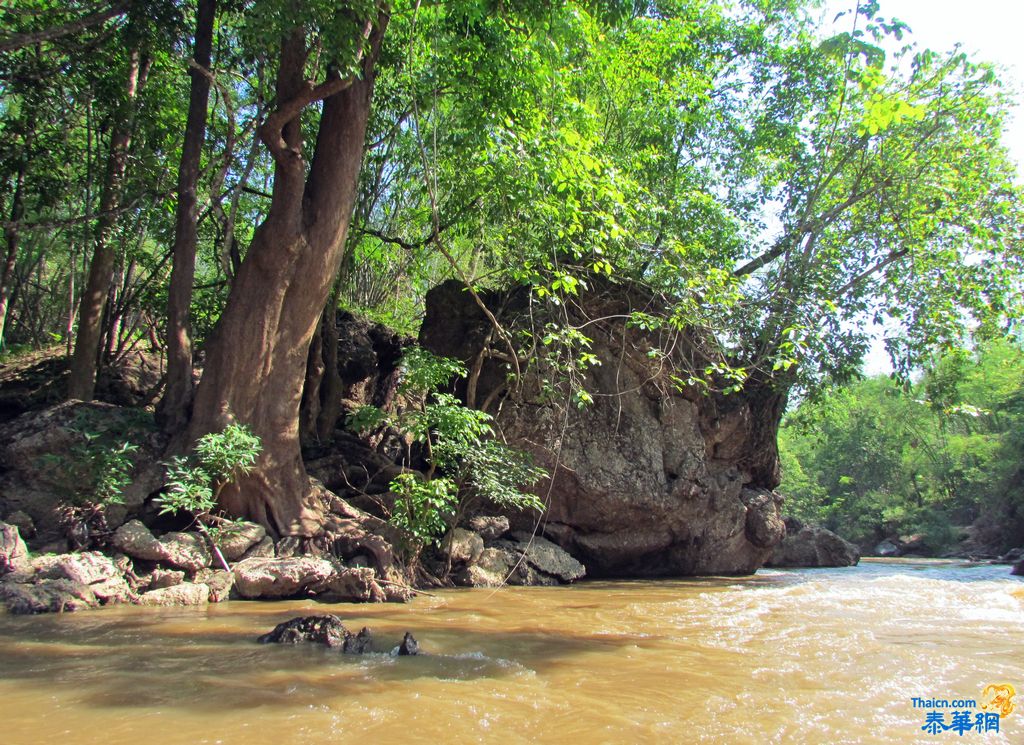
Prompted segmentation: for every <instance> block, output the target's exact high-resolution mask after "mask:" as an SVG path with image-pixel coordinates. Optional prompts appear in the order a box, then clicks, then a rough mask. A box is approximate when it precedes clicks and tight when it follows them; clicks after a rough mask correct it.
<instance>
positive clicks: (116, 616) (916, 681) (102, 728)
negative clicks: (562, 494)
mask: <svg viewBox="0 0 1024 745" xmlns="http://www.w3.org/2000/svg"><path fill="white" fill-rule="evenodd" d="M1008 571H1009V568H1008V567H1005V566H969V565H962V564H956V563H951V562H935V561H920V562H908V561H903V562H874V561H872V562H864V563H862V564H861V566H859V567H856V568H850V569H842V570H799V571H773V570H763V571H761V572H759V573H758V574H757V575H755V576H753V577H747V578H706V579H688V580H669V581H634V582H584V583H581V584H579V585H576V586H572V587H562V588H504V589H501V590H498V591H490V590H451V591H442V592H438V593H434V594H432V595H430V596H427V595H422V596H420V597H418V598H417V599H416V600H414V601H413V602H411V603H409V604H407V605H326V604H319V603H316V602H312V601H289V602H280V603H269V602H241V601H236V602H229V603H224V604H221V605H211V606H207V607H203V608H195V609H192V608H189V609H148V608H147V609H143V608H135V607H124V608H108V609H104V610H101V611H94V612H87V613H80V614H68V615H63V616H37V617H14V616H5V615H0V743H3V744H4V745H30V744H31V745H37V744H44V743H58V742H60V743H70V744H72V745H79V744H81V745H86V744H91V743H97V744H98V745H99V744H102V745H121V744H125V745H128V744H131V745H137V744H139V745H141V744H145V745H165V744H166V745H177V744H178V743H182V744H185V743H188V744H189V745H193V744H197V743H224V744H225V745H236V744H237V745H242V744H245V745H260V744H262V743H275V744H278V745H292V744H293V743H294V744H301V743H311V744H319V743H332V744H335V743H360V744H361V745H362V744H365V745H370V743H375V744H376V743H410V742H413V743H414V742H437V743H441V742H444V743H473V742H488V743H489V742H500V743H520V742H522V743H526V742H545V743H570V744H571V745H589V744H590V743H662V742H664V743H688V742H708V743H728V744H729V745H738V744H742V743H757V744H761V743H800V744H801V745H810V744H813V743H829V744H830V745H831V744H834V743H918V742H920V743H936V742H947V743H948V742H971V743H982V742H984V743H1024V582H1022V581H1020V580H1019V579H1017V578H1011V577H1009V575H1008ZM324 612H333V613H336V614H338V615H340V616H341V617H342V618H343V619H344V620H345V623H346V625H347V626H349V627H350V628H353V629H356V630H357V629H358V628H359V627H361V626H363V625H368V626H370V627H371V628H372V630H373V632H374V636H375V638H376V639H378V640H379V641H380V642H381V645H382V646H387V645H391V644H397V643H398V641H399V640H400V638H401V636H402V632H404V631H405V630H407V629H408V630H411V631H412V632H413V633H414V634H415V635H416V637H417V638H418V640H419V642H420V645H421V648H422V649H423V650H424V651H425V652H427V653H428V654H426V655H424V656H420V657H402V658H394V657H390V656H388V655H385V654H380V655H369V656H364V657H343V656H340V655H339V654H338V653H336V652H333V651H330V650H327V649H324V648H317V647H308V646H307V647H288V646H278V645H267V646H264V645H258V644H255V643H254V639H255V637H256V636H258V635H259V634H261V633H264V632H266V631H269V630H270V629H271V628H273V627H274V626H275V625H276V624H277V623H279V622H281V621H283V620H287V619H288V618H291V617H293V616H296V615H301V614H309V613H324ZM1002 683H1011V684H1013V685H1014V686H1015V687H1016V690H1017V691H1020V694H1019V695H1018V696H1017V699H1016V700H1015V703H1016V704H1017V708H1016V711H1014V712H1013V713H1011V714H1009V715H1008V716H1006V717H1004V718H1001V719H1000V720H999V724H1000V731H999V732H995V731H993V727H992V726H991V724H992V723H991V719H990V720H988V722H989V726H988V729H987V730H985V731H982V732H978V731H975V730H970V731H968V732H965V733H964V734H962V735H961V734H959V733H958V732H957V731H956V729H950V730H947V731H940V732H937V733H936V734H929V733H928V732H927V731H924V730H922V726H923V725H924V724H925V722H926V714H927V711H926V708H927V707H925V708H922V707H921V706H918V707H915V706H914V704H913V702H912V698H913V697H918V698H922V699H937V698H938V699H951V700H952V699H975V700H977V703H978V705H979V706H980V704H981V703H983V701H982V700H981V696H982V691H983V689H984V688H985V686H987V685H989V684H1002ZM977 711H980V710H977ZM975 715H976V713H973V712H972V716H975ZM940 716H941V717H943V718H944V720H945V722H946V723H947V724H949V723H951V721H952V719H951V717H952V716H953V714H952V712H947V711H942V712H940Z"/></svg>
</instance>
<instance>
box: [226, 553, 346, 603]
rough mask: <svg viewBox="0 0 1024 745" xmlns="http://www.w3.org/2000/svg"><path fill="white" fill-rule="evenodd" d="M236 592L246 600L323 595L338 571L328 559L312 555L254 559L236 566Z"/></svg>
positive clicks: (246, 560)
mask: <svg viewBox="0 0 1024 745" xmlns="http://www.w3.org/2000/svg"><path fill="white" fill-rule="evenodd" d="M232 572H233V573H234V575H235V589H236V590H237V591H238V594H239V595H241V596H242V597H244V598H284V597H291V596H293V595H298V594H300V593H306V592H313V593H316V592H320V591H322V590H323V588H324V585H325V583H326V582H327V580H328V579H330V578H331V577H332V576H333V575H334V574H336V573H337V569H336V567H335V566H334V564H332V563H331V562H330V561H328V560H327V559H318V558H313V557H309V556H296V557H285V558H276V559H269V558H251V559H245V560H244V561H240V562H238V563H237V564H235V565H234V567H232Z"/></svg>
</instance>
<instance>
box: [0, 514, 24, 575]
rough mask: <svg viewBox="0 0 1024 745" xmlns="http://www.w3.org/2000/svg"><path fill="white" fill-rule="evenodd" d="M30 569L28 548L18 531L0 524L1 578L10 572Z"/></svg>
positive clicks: (7, 525)
mask: <svg viewBox="0 0 1024 745" xmlns="http://www.w3.org/2000/svg"><path fill="white" fill-rule="evenodd" d="M30 567H31V563H30V562H29V558H28V547H27V546H26V545H25V541H23V540H22V539H21V534H20V533H19V532H18V529H17V528H16V527H15V526H13V525H9V524H7V523H0V576H2V575H4V574H7V573H8V572H24V571H26V570H28V569H29V568H30Z"/></svg>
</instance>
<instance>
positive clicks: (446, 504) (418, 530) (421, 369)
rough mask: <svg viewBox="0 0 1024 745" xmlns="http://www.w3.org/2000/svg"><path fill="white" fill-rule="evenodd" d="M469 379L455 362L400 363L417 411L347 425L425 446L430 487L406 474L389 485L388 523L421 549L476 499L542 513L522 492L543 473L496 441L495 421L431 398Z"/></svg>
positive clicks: (366, 416)
mask: <svg viewBox="0 0 1024 745" xmlns="http://www.w3.org/2000/svg"><path fill="white" fill-rule="evenodd" d="M466 374H467V373H466V368H465V367H464V366H463V365H462V363H460V362H458V361H457V360H452V359H447V358H444V357H436V356H434V355H432V354H430V352H427V351H426V350H424V349H419V348H416V349H412V350H410V351H409V352H408V353H407V354H406V356H405V358H404V359H403V360H402V381H401V383H400V384H399V390H400V392H401V393H403V394H404V395H405V396H407V397H408V398H409V399H412V400H414V401H417V402H418V403H414V404H413V405H412V406H411V408H410V409H409V410H407V411H405V412H403V413H402V414H401V415H399V416H397V417H389V416H388V415H387V414H386V413H385V412H383V411H381V410H380V409H377V408H375V407H373V406H364V407H362V408H360V409H358V410H357V411H356V412H355V413H354V414H353V415H352V416H350V417H349V420H348V424H349V426H350V427H351V428H352V429H354V430H356V431H357V432H371V431H373V430H375V429H377V428H379V427H381V426H384V425H390V426H394V427H396V428H397V429H399V430H401V431H403V432H405V433H407V434H408V435H410V436H411V437H412V439H413V440H414V441H416V442H418V443H420V444H422V445H423V446H424V449H425V451H426V457H427V461H428V464H429V469H428V471H427V474H426V475H427V479H426V480H425V481H424V480H421V479H419V478H417V477H416V476H415V475H413V474H402V475H401V476H399V477H398V478H397V479H395V480H394V481H392V482H391V485H390V488H391V491H392V493H393V494H395V496H396V498H397V501H396V503H395V508H394V510H393V512H392V514H391V522H392V523H394V524H395V525H397V526H399V527H401V528H404V529H405V530H407V531H409V532H410V533H412V535H413V536H415V537H416V539H417V540H418V541H419V542H420V543H421V544H422V545H430V544H432V543H433V542H435V541H436V540H437V539H438V538H439V537H440V536H441V535H443V534H444V533H445V531H447V529H448V528H449V527H451V525H452V524H454V522H455V521H456V517H457V515H458V514H459V512H460V510H462V509H464V508H465V507H466V505H467V503H468V501H469V500H472V499H479V498H482V499H488V500H490V501H491V502H493V503H495V504H496V505H498V506H500V507H504V508H509V509H532V510H540V511H543V509H544V505H543V503H542V502H541V501H540V499H538V498H537V497H536V496H535V495H533V494H530V493H527V492H524V491H522V487H525V486H530V485H532V484H534V483H535V482H537V481H538V480H539V479H541V478H542V477H543V476H544V475H545V472H544V471H543V469H540V468H536V467H534V465H533V463H532V461H531V459H530V456H529V455H528V454H527V453H523V452H520V451H518V450H516V449H514V448H510V447H508V446H507V445H504V444H502V443H500V442H498V441H497V440H495V439H493V435H494V429H493V426H492V421H493V419H492V417H491V415H490V414H487V413H486V412H483V411H478V410H476V409H470V408H467V407H466V406H463V405H462V403H461V402H460V401H459V400H458V399H457V398H456V397H455V396H453V395H451V394H450V393H435V392H434V390H435V389H436V388H438V387H440V386H443V385H446V384H447V383H448V382H449V381H450V380H451V379H452V378H453V377H465V376H466ZM436 474H440V475H436Z"/></svg>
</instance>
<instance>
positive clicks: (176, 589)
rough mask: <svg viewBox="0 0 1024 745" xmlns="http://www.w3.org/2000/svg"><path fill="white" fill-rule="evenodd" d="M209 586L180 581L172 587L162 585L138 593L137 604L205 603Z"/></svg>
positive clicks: (208, 595) (207, 598) (208, 594)
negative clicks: (158, 587) (156, 588)
mask: <svg viewBox="0 0 1024 745" xmlns="http://www.w3.org/2000/svg"><path fill="white" fill-rule="evenodd" d="M209 598H210V588H209V587H207V586H206V585H204V584H196V583H193V582H182V583H181V584H179V585H174V586H173V587H162V588H160V589H159V590H150V591H149V592H144V593H142V594H141V595H139V599H138V603H139V605H205V604H206V603H207V602H208V601H209Z"/></svg>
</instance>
